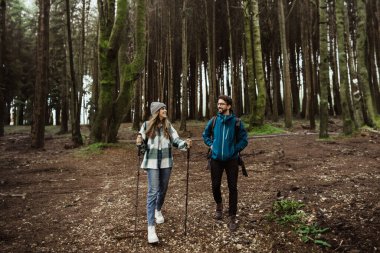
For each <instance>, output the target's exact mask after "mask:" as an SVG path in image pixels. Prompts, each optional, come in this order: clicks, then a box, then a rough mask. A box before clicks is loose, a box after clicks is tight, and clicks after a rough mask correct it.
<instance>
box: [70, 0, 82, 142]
mask: <svg viewBox="0 0 380 253" xmlns="http://www.w3.org/2000/svg"><path fill="white" fill-rule="evenodd" d="M66 26H67V27H66V28H67V43H68V50H69V67H70V78H71V79H70V84H71V86H70V88H71V93H70V117H71V140H72V141H73V143H74V145H75V146H78V145H82V144H83V139H82V135H81V133H80V102H79V100H78V97H77V93H78V85H77V82H76V75H75V69H74V56H73V44H72V39H71V18H70V3H69V0H66Z"/></svg>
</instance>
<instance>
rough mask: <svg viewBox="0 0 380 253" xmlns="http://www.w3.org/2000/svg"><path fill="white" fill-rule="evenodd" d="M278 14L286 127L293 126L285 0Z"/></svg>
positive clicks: (280, 4) (279, 7)
mask: <svg viewBox="0 0 380 253" xmlns="http://www.w3.org/2000/svg"><path fill="white" fill-rule="evenodd" d="M278 12H279V13H278V16H279V26H280V38H281V51H282V56H283V58H282V59H283V80H284V82H283V83H284V103H285V127H287V128H290V127H292V94H291V83H290V70H289V57H288V48H287V45H286V30H285V14H284V4H283V0H279V1H278Z"/></svg>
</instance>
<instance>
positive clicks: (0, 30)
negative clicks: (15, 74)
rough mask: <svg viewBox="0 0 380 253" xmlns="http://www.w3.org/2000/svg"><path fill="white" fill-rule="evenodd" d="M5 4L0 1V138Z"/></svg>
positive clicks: (3, 111)
mask: <svg viewBox="0 0 380 253" xmlns="http://www.w3.org/2000/svg"><path fill="white" fill-rule="evenodd" d="M6 7H7V6H6V2H5V0H1V2H0V136H4V120H5V119H4V116H5V96H4V91H5V84H4V76H5V65H4V62H5V61H4V58H5V31H6V27H5V12H6Z"/></svg>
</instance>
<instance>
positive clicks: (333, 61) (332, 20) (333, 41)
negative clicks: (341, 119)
mask: <svg viewBox="0 0 380 253" xmlns="http://www.w3.org/2000/svg"><path fill="white" fill-rule="evenodd" d="M335 6H336V5H335V4H334V3H330V6H329V7H330V8H329V9H330V12H329V27H330V29H329V38H330V48H331V49H332V50H330V66H331V70H332V80H333V90H332V92H333V98H334V101H333V109H334V112H335V115H341V114H342V103H341V98H340V91H339V79H338V76H339V73H338V72H339V70H338V59H337V54H336V51H337V32H336V15H335V12H336V7H335Z"/></svg>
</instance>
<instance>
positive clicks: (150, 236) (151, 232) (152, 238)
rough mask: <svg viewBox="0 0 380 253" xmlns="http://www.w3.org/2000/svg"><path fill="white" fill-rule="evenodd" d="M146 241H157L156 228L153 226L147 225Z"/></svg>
mask: <svg viewBox="0 0 380 253" xmlns="http://www.w3.org/2000/svg"><path fill="white" fill-rule="evenodd" d="M148 243H158V237H157V234H156V228H155V227H154V226H148Z"/></svg>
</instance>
